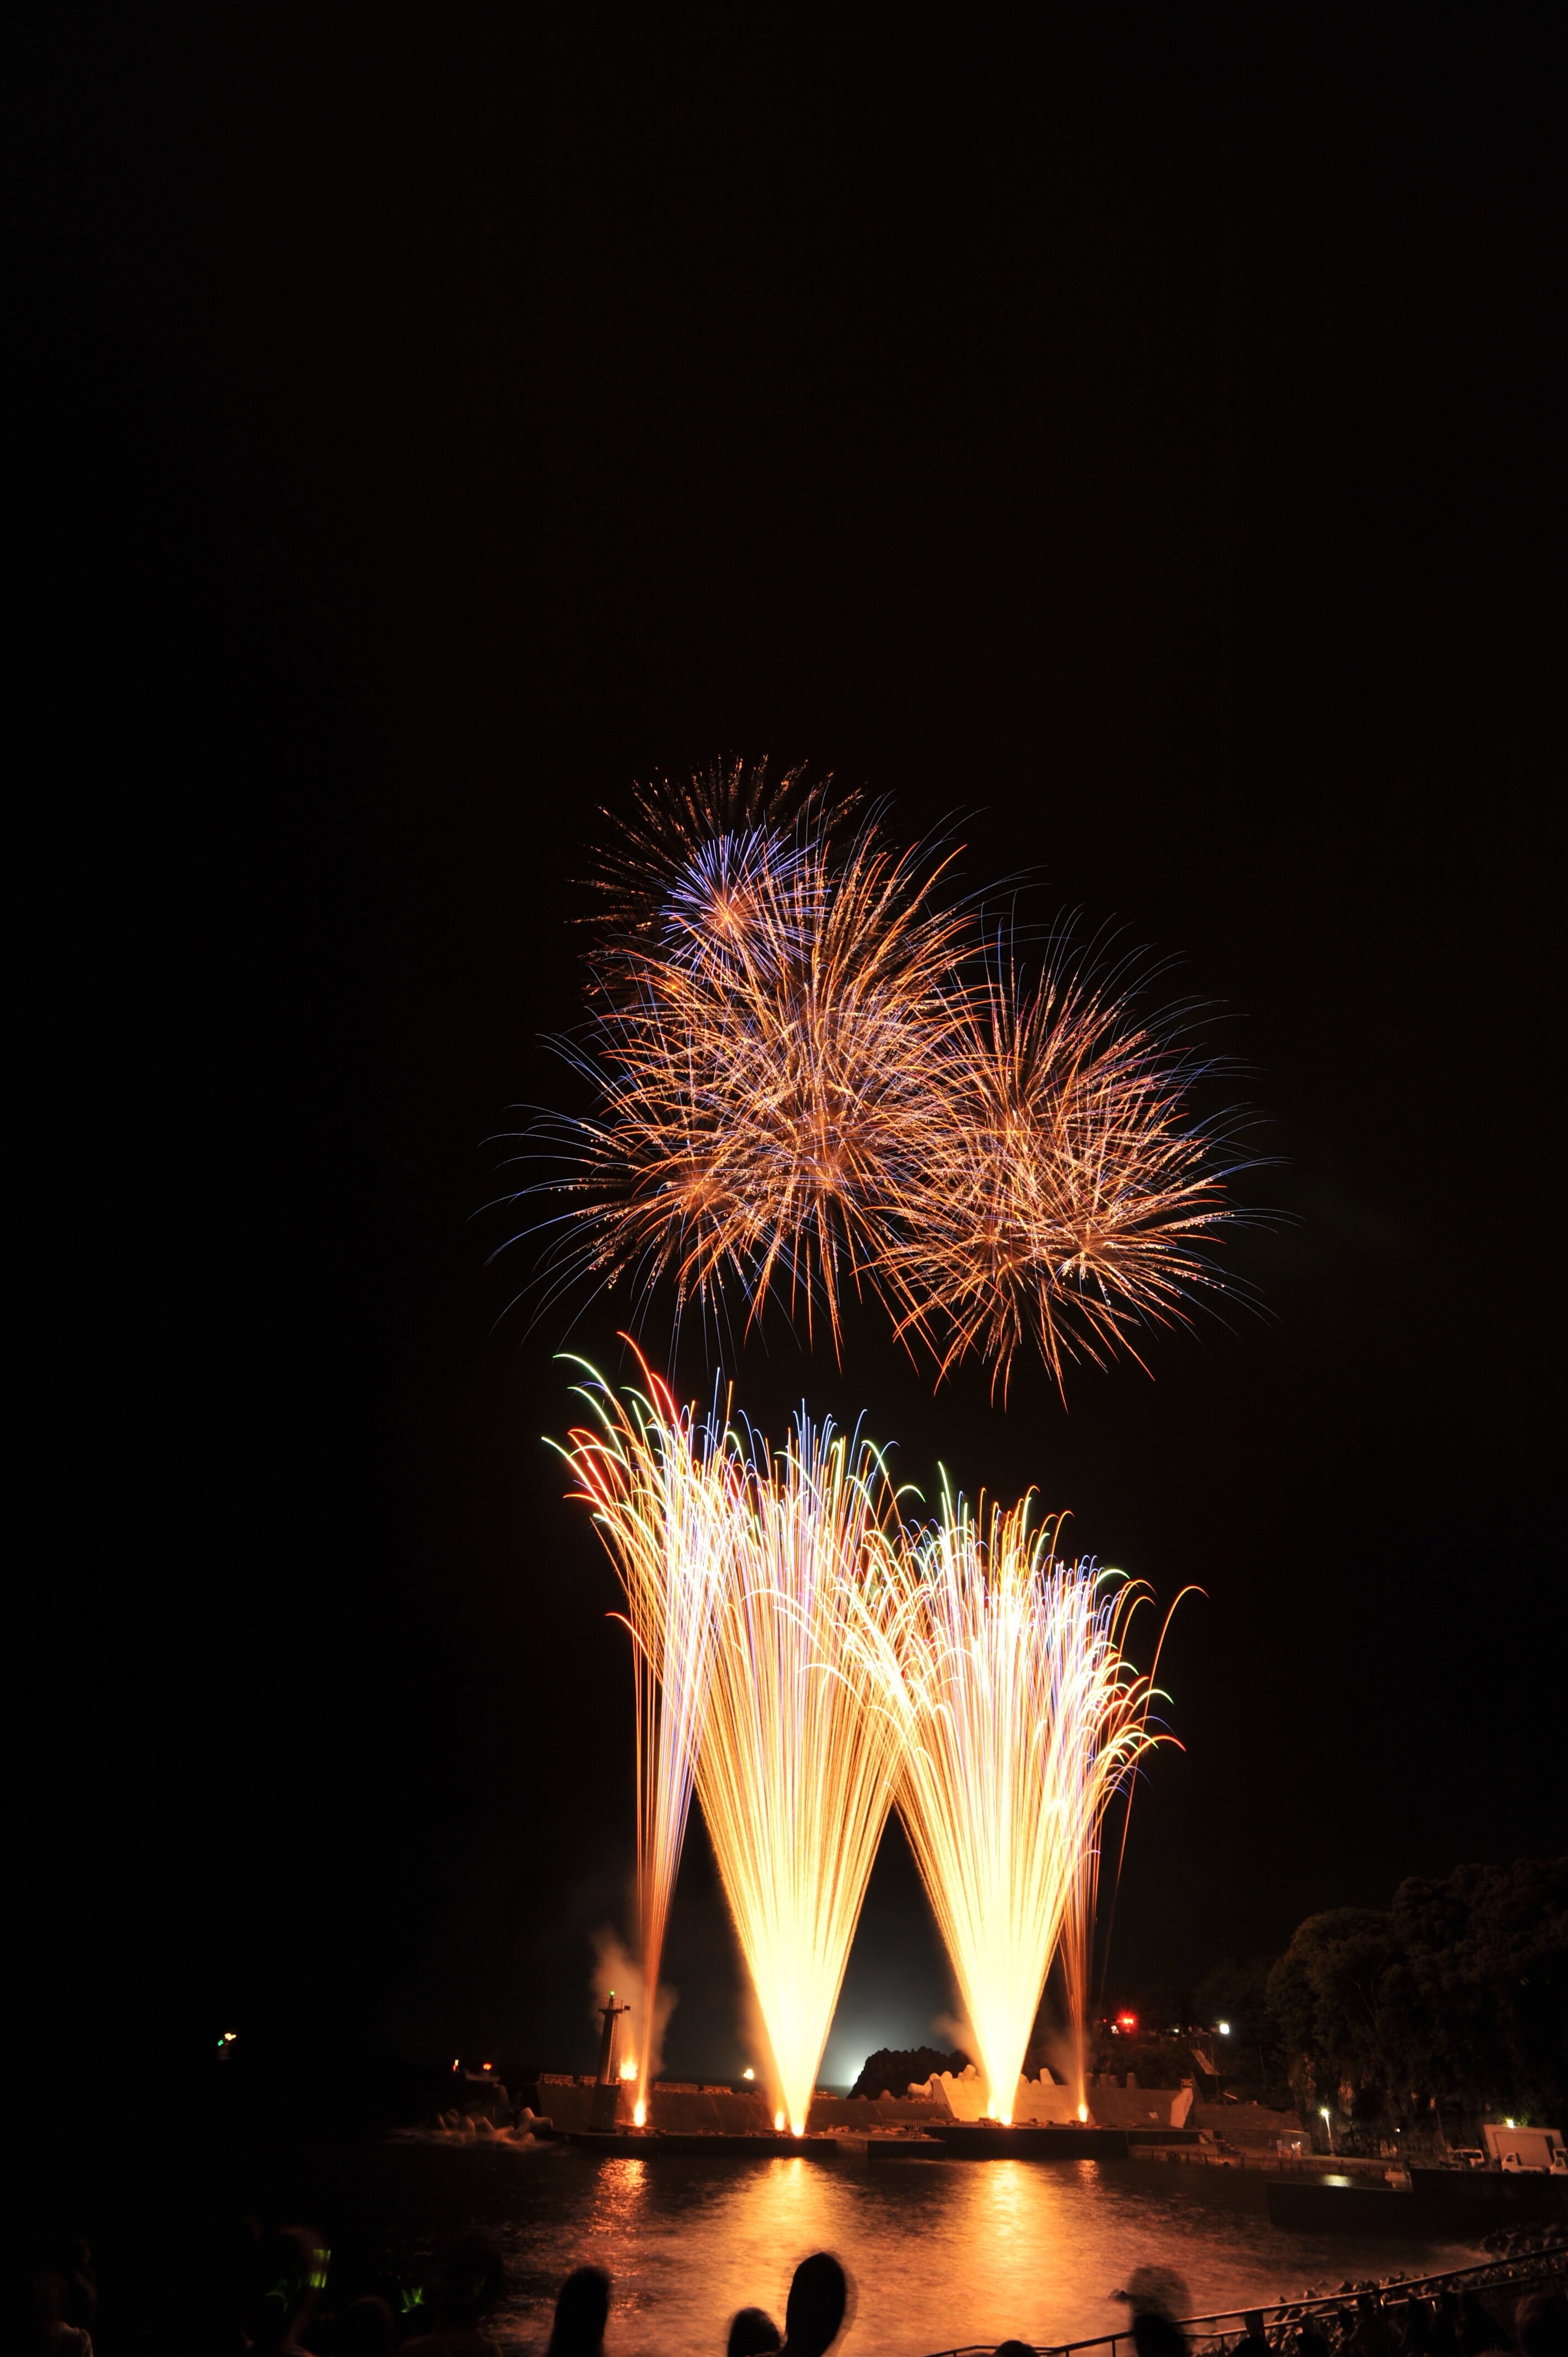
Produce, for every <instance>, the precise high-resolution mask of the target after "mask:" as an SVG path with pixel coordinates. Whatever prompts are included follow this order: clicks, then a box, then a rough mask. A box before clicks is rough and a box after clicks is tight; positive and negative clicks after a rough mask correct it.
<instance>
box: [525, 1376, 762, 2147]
mask: <svg viewBox="0 0 1568 2357" xmlns="http://www.w3.org/2000/svg"><path fill="white" fill-rule="evenodd" d="M643 1372H644V1374H645V1376H646V1377H647V1381H648V1395H647V1396H644V1395H643V1394H639V1393H637V1392H628V1393H626V1394H622V1395H621V1396H620V1397H618V1396H617V1395H616V1394H615V1393H614V1392H612V1391H611V1390H610V1388H609V1386H608V1385H607V1384H606V1383H601V1382H600V1381H599V1380H598V1378H597V1377H596V1376H595V1375H593V1373H592V1370H589V1373H590V1378H591V1380H590V1382H589V1383H587V1384H586V1385H585V1386H584V1387H583V1388H582V1390H581V1392H580V1394H579V1395H580V1396H581V1397H582V1398H584V1399H585V1400H586V1401H587V1402H588V1404H589V1405H590V1406H591V1408H592V1409H593V1412H594V1415H595V1417H596V1428H594V1427H579V1428H578V1429H577V1430H575V1431H574V1432H573V1433H572V1434H571V1435H570V1447H569V1449H568V1451H567V1461H568V1462H569V1463H570V1465H571V1466H572V1468H573V1470H574V1471H575V1474H576V1476H577V1479H578V1481H579V1483H580V1484H581V1487H580V1488H579V1490H578V1491H577V1492H576V1494H577V1495H578V1496H579V1497H580V1498H582V1499H583V1500H584V1501H585V1503H586V1504H588V1505H590V1506H591V1507H592V1508H593V1510H594V1519H595V1521H596V1523H597V1524H598V1527H599V1534H600V1536H601V1537H602V1538H603V1540H604V1542H605V1544H606V1546H607V1549H608V1551H609V1555H610V1559H611V1561H612V1562H613V1563H614V1565H615V1566H616V1569H617V1571H618V1573H619V1575H620V1580H621V1585H622V1587H623V1588H624V1589H625V1591H626V1600H627V1611H626V1623H627V1626H628V1629H629V1630H630V1631H631V1639H632V1671H633V1676H634V1679H635V1683H636V1690H637V1803H638V1805H637V1896H638V1915H639V1945H640V1950H641V1965H642V1993H643V2018H642V2020H641V2021H640V2022H638V2023H636V2024H635V2025H634V2029H635V2031H636V2035H637V2053H636V2055H635V2056H634V2058H633V2059H634V2061H636V2063H637V2092H636V2117H637V2120H638V2124H639V2126H640V2125H641V2123H642V2121H643V2119H644V2118H645V2117H646V2115H647V2104H648V2079H649V2072H650V2067H651V2064H652V2060H653V2050H654V2033H655V2021H656V2014H657V2007H658V1998H659V1968H660V1962H661V1960H662V1957H663V1953H664V1932H665V1926H666V1924H667V1922H668V1921H669V1916H670V1902H671V1899H672V1897H673V1896H674V1890H675V1876H676V1873H677V1871H678V1869H679V1867H680V1864H681V1845H682V1841H683V1840H684V1838H685V1833H686V1816H687V1813H688V1811H689V1809H690V1807H691V1802H692V1781H693V1776H694V1774H695V1772H696V1764H697V1750H698V1746H699V1744H700V1743H701V1740H702V1734H703V1725H704V1722H705V1719H706V1716H707V1703H708V1686H709V1682H710V1680H711V1678H712V1675H713V1665H714V1645H715V1640H716V1635H717V1631H718V1626H719V1614H720V1610H721V1606H722V1601H723V1598H724V1594H725V1582H726V1578H727V1576H728V1565H729V1557H730V1552H731V1547H732V1544H733V1528H732V1526H733V1519H734V1518H733V1490H734V1483H733V1480H732V1478H731V1470H730V1466H729V1463H728V1460H727V1457H726V1454H725V1448H724V1445H723V1437H722V1435H720V1434H718V1433H717V1432H716V1431H715V1427H714V1423H713V1422H712V1420H709V1421H708V1422H705V1423H704V1422H701V1421H699V1419H698V1416H697V1413H696V1411H695V1409H694V1408H691V1407H688V1408H685V1409H681V1408H679V1407H677V1405H676V1404H675V1401H674V1398H673V1396H672V1394H671V1392H670V1389H669V1386H668V1385H667V1384H665V1383H660V1380H659V1378H658V1376H657V1375H654V1374H651V1373H650V1372H649V1371H648V1369H647V1368H646V1367H645V1368H644V1370H643Z"/></svg>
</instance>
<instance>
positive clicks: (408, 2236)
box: [333, 2137, 1472, 2357]
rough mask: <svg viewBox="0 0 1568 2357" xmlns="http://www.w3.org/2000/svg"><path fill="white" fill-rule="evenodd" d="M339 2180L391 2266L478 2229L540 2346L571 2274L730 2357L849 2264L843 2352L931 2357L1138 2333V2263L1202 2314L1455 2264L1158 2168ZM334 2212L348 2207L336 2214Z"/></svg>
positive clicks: (500, 2159) (445, 2151)
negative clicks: (811, 2278)
mask: <svg viewBox="0 0 1568 2357" xmlns="http://www.w3.org/2000/svg"><path fill="white" fill-rule="evenodd" d="M333 2174H334V2175H335V2176H337V2177H338V2196H339V2199H341V2198H343V2197H348V2198H349V2200H350V2201H351V2206H352V2207H353V2208H354V2209H355V2210H356V2211H358V2212H359V2213H360V2218H361V2219H362V2221H363V2223H364V2225H365V2226H366V2227H371V2224H372V2221H373V2238H374V2240H375V2241H376V2242H377V2243H378V2244H380V2246H381V2250H382V2252H383V2253H384V2254H386V2255H392V2254H393V2253H394V2252H395V2254H396V2256H397V2259H398V2263H399V2264H400V2266H403V2267H405V2268H407V2269H409V2270H410V2271H413V2270H415V2269H418V2268H419V2267H420V2266H422V2265H423V2264H424V2263H425V2262H426V2261H427V2260H428V2258H429V2256H430V2255H431V2254H432V2253H433V2252H434V2251H436V2250H438V2249H439V2247H440V2245H441V2244H442V2243H443V2241H445V2240H446V2239H448V2238H450V2237H452V2236H454V2235H456V2233H460V2232H463V2231H466V2230H467V2229H468V2228H469V2227H477V2228H479V2229H481V2230H483V2231H484V2232H486V2233H490V2234H492V2235H494V2236H495V2237H496V2238H497V2239H498V2240H499V2243H500V2244H501V2247H502V2248H503V2250H504V2251H505V2253H506V2255H507V2259H508V2263H509V2266H510V2273H511V2285H510V2292H509V2297H508V2300H507V2305H506V2308H505V2310H504V2312H503V2313H502V2315H501V2316H499V2318H498V2319H495V2321H494V2323H493V2324H492V2326H491V2330H492V2331H494V2332H495V2334H496V2337H497V2338H498V2340H499V2341H501V2342H502V2344H503V2345H504V2346H505V2347H507V2348H509V2349H518V2350H526V2349H532V2348H538V2347H542V2345H543V2341H544V2338H545V2335H546V2332H547V2330H548V2325H549V2319H550V2312H551V2308H552V2305H553V2298H554V2295H555V2292H556V2289H557V2287H559V2284H560V2282H561V2279H562V2277H563V2276H564V2274H565V2273H566V2271H567V2270H568V2269H569V2268H570V2267H573V2266H578V2265H580V2264H582V2263H583V2262H584V2261H588V2260H591V2261H593V2262H595V2263H596V2264H597V2265H598V2266H603V2267H607V2269H608V2270H609V2272H610V2274H611V2276H613V2277H614V2279H615V2291H614V2304H613V2307H612V2309H611V2316H610V2332H609V2340H608V2347H609V2350H610V2351H611V2352H613V2357H640V2352H660V2357H665V2352H671V2351H693V2352H696V2351H713V2352H719V2351H722V2349H723V2347H724V2343H725V2327H726V2324H727V2322H728V2319H729V2318H730V2317H731V2315H733V2313H734V2311H735V2310H736V2309H737V2308H742V2307H746V2306H757V2307H762V2308H766V2309H769V2310H770V2311H771V2312H772V2313H773V2314H774V2316H775V2317H777V2318H778V2319H780V2320H782V2317H783V2312H784V2298H785V2293H786V2291H787V2289H788V2287H789V2276H790V2272H791V2270H792V2269H793V2267H794V2266H795V2263H796V2261H797V2260H798V2259H800V2258H801V2257H803V2256H804V2255H805V2254H806V2253H807V2252H808V2251H813V2250H821V2249H826V2250H832V2251H836V2252H837V2253H838V2255H839V2256H840V2257H841V2258H842V2259H843V2262H844V2265H845V2266H846V2267H847V2268H848V2270H849V2273H850V2276H851V2278H852V2281H853V2283H854V2299H855V2309H854V2320H853V2322H852V2324H851V2326H850V2328H849V2330H848V2331H847V2332H846V2333H845V2335H844V2338H843V2341H842V2342H841V2343H840V2346H841V2347H842V2348H843V2350H844V2351H846V2352H851V2357H853V2352H857V2351H858V2352H866V2357H869V2352H873V2351H876V2352H883V2357H928V2352H936V2351H939V2350H944V2349H950V2348H952V2347H954V2346H956V2345H957V2344H959V2343H961V2342H964V2341H991V2342H994V2341H1001V2340H1003V2339H1004V2338H1006V2337H1007V2336H1008V2335H1009V2334H1016V2335H1017V2336H1018V2337H1019V2338H1021V2339H1023V2340H1026V2341H1035V2342H1041V2341H1069V2340H1078V2339H1082V2338H1084V2337H1085V2336H1087V2335H1089V2334H1090V2333H1095V2332H1102V2331H1107V2330H1111V2329H1112V2328H1113V2327H1114V2326H1116V2325H1117V2324H1118V2323H1121V2322H1122V2321H1124V2319H1125V2317H1126V2310H1125V2309H1123V2308H1122V2307H1121V2306H1119V2304H1118V2303H1117V2301H1116V2300H1115V2298H1113V2295H1114V2293H1115V2292H1116V2291H1117V2289H1118V2288H1119V2287H1120V2286H1121V2285H1122V2284H1123V2283H1124V2282H1125V2281H1126V2278H1127V2276H1129V2275H1130V2274H1131V2273H1132V2270H1133V2268H1134V2267H1135V2266H1139V2265H1140V2264H1141V2263H1158V2264H1160V2265H1163V2266H1171V2267H1175V2268H1176V2270H1177V2272H1178V2273H1179V2274H1180V2275H1181V2276H1184V2277H1185V2279H1186V2281H1187V2284H1188V2286H1189V2287H1190V2289H1191V2295H1192V2299H1191V2308H1190V2310H1189V2313H1192V2314H1202V2313H1206V2312H1212V2311H1214V2310H1217V2309H1229V2308H1240V2307H1243V2306H1245V2305H1246V2304H1248V2303H1249V2302H1251V2301H1272V2300H1274V2299H1277V2298H1282V2297H1283V2298H1288V2297H1290V2296H1292V2295H1294V2294H1296V2293H1299V2292H1301V2291H1304V2290H1305V2289H1306V2288H1307V2287H1308V2286H1311V2285H1322V2286H1324V2287H1326V2288H1335V2287H1337V2286H1338V2285H1339V2284H1340V2283H1341V2282H1343V2281H1345V2280H1346V2279H1347V2278H1348V2279H1350V2280H1364V2279H1366V2278H1368V2277H1370V2276H1380V2275H1387V2274H1391V2273H1392V2272H1394V2271H1395V2270H1396V2269H1397V2270H1399V2271H1401V2272H1403V2271H1405V2270H1406V2269H1413V2268H1416V2267H1435V2266H1443V2265H1449V2266H1461V2265H1463V2264H1464V2263H1465V2261H1466V2259H1467V2258H1469V2257H1470V2256H1471V2255H1472V2254H1471V2253H1470V2252H1469V2251H1468V2250H1466V2249H1464V2248H1460V2247H1458V2246H1453V2245H1436V2244H1423V2243H1416V2242H1399V2243H1388V2244H1382V2243H1372V2242H1368V2241H1366V2240H1364V2239H1360V2238H1358V2239H1354V2240H1351V2239H1345V2240H1336V2239H1324V2238H1321V2237H1316V2238H1315V2237H1308V2236H1305V2235H1299V2234H1290V2233H1283V2232H1279V2231H1276V2230H1275V2229H1274V2228H1273V2227H1271V2225H1270V2224H1269V2222H1268V2217H1267V2214H1266V2212H1265V2211H1264V2208H1263V2189H1262V2179H1260V2178H1258V2177H1256V2176H1250V2177H1243V2175H1242V2174H1241V2173H1240V2171H1235V2172H1232V2171H1219V2170H1198V2169H1190V2168H1181V2169H1177V2168H1173V2167H1171V2166H1169V2165H1168V2164H1165V2163H1160V2162H1147V2161H1119V2162H1104V2161H1076V2162H1060V2161H1055V2162H1037V2161H1036V2162H1029V2161H1014V2160H998V2161H985V2162H975V2163H965V2162H961V2161H945V2162H936V2163H922V2164H917V2165H908V2166H904V2167H900V2168H894V2169H888V2168H883V2169H876V2170H875V2171H872V2172H868V2171H867V2170H866V2169H865V2168H864V2167H862V2168H859V2169H856V2168H855V2167H854V2166H853V2165H852V2164H849V2163H846V2162H842V2161H841V2162H837V2163H833V2164H823V2163H819V2162H812V2161H807V2160H797V2159H789V2158H787V2159H771V2160H758V2161H736V2160H714V2161H703V2160H678V2159H666V2160H659V2161H647V2160H594V2159H589V2158H586V2157H585V2156H584V2155H583V2154H582V2153H580V2152H578V2151H576V2150H575V2149H573V2148H572V2147H568V2146H565V2145H544V2146H533V2145H529V2146H523V2147H505V2146H503V2147H489V2148H486V2147H472V2146H468V2147H451V2146H447V2145H446V2144H442V2143H437V2142H435V2140H431V2141H428V2142H425V2141H421V2140H418V2139H415V2138H412V2137H411V2138H406V2139H405V2138H398V2139H393V2140H392V2141H391V2142H388V2143H385V2144H381V2145H378V2146H375V2147H360V2149H359V2150H358V2152H356V2153H355V2154H352V2155H348V2154H345V2155H341V2156H340V2157H339V2160H338V2167H337V2169H334V2171H333ZM333 2206H335V2207H336V2206H338V2204H337V2203H334V2205H333Z"/></svg>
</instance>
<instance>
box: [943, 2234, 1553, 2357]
mask: <svg viewBox="0 0 1568 2357" xmlns="http://www.w3.org/2000/svg"><path fill="white" fill-rule="evenodd" d="M1565 2281H1568V2239H1564V2240H1563V2242H1561V2243H1552V2244H1548V2245H1547V2246H1546V2247H1545V2248H1544V2249H1540V2250H1533V2251H1520V2252H1519V2253H1518V2254H1517V2255H1499V2256H1498V2257H1497V2258H1494V2259H1481V2260H1477V2261H1472V2263H1471V2264H1470V2265H1469V2266H1464V2267H1444V2268H1440V2269H1438V2270H1437V2271H1436V2272H1434V2273H1433V2274H1430V2275H1419V2276H1400V2277H1399V2278H1398V2280H1397V2281H1395V2282H1392V2283H1380V2284H1372V2283H1368V2284H1354V2285H1352V2286H1351V2287H1350V2289H1349V2290H1348V2291H1331V2292H1322V2293H1320V2294H1318V2295H1316V2297H1314V2298H1301V2299H1287V2300H1278V2301H1275V2302H1273V2304H1270V2303H1268V2302H1266V2301H1262V2300H1254V2301H1253V2302H1252V2303H1251V2306H1250V2307H1247V2308H1224V2309H1217V2310H1216V2312H1215V2313H1214V2314H1213V2315H1212V2316H1189V2317H1187V2318H1185V2319H1183V2320H1182V2325H1181V2330H1183V2332H1185V2333H1186V2335H1187V2344H1188V2347H1189V2349H1190V2351H1191V2352H1192V2357H1219V2352H1221V2351H1222V2350H1223V2349H1224V2347H1225V2344H1226V2341H1227V2340H1228V2339H1229V2338H1230V2335H1231V2334H1232V2333H1234V2334H1235V2335H1236V2336H1237V2337H1238V2338H1240V2332H1241V2330H1242V2329H1243V2328H1244V2325H1245V2320H1246V2319H1247V2318H1248V2317H1249V2316H1251V2315H1254V2314H1258V2315H1261V2316H1262V2319H1263V2330H1264V2333H1265V2335H1269V2334H1272V2333H1273V2332H1274V2331H1275V2330H1278V2328H1280V2327H1281V2326H1288V2327H1293V2328H1294V2326H1295V2325H1298V2324H1299V2323H1300V2322H1301V2321H1302V2319H1303V2318H1304V2317H1308V2316H1318V2317H1321V2316H1325V2315H1333V2314H1334V2313H1335V2311H1336V2310H1337V2309H1341V2308H1343V2307H1344V2306H1345V2304H1346V2302H1347V2301H1348V2300H1356V2299H1362V2298H1368V2297H1370V2298H1373V2299H1375V2300H1376V2301H1377V2302H1378V2303H1379V2305H1380V2306H1381V2305H1382V2304H1383V2303H1384V2302H1385V2301H1391V2302H1394V2303H1396V2304H1401V2303H1402V2302H1403V2301H1405V2300H1407V2299H1430V2298H1434V2296H1435V2295H1436V2294H1437V2293H1439V2292H1444V2291H1474V2290H1479V2289H1480V2288H1481V2287H1483V2286H1485V2285H1488V2284H1497V2285H1499V2286H1506V2287H1507V2288H1508V2289H1509V2290H1510V2291H1519V2292H1525V2291H1532V2290H1534V2289H1536V2288H1537V2287H1540V2286H1542V2285H1547V2284H1550V2285H1552V2286H1553V2287H1555V2288H1557V2289H1562V2288H1563V2285H1564V2283H1565ZM1123 2345H1125V2347H1126V2348H1127V2349H1128V2350H1129V2351H1130V2350H1131V2348H1132V2345H1133V2330H1132V2327H1131V2325H1129V2326H1127V2327H1126V2328H1125V2330H1122V2331H1121V2332H1097V2333H1095V2334H1093V2335H1092V2336H1091V2337H1090V2339H1089V2340H1087V2341H1039V2342H1030V2341H1025V2342H1024V2343H1023V2346H1024V2347H1025V2348H1032V2349H1033V2350H1034V2357H1079V2352H1080V2351H1083V2350H1088V2349H1103V2350H1106V2351H1108V2352H1110V2357H1118V2352H1119V2351H1121V2350H1122V2347H1123ZM1275 2345H1276V2346H1279V2345H1281V2344H1279V2343H1276V2344H1275ZM995 2346H996V2344H995V2342H994V2341H965V2342H964V2343H963V2345H962V2347H961V2348H958V2349H944V2350H941V2351H940V2352H938V2357H993V2351H994V2349H995Z"/></svg>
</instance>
